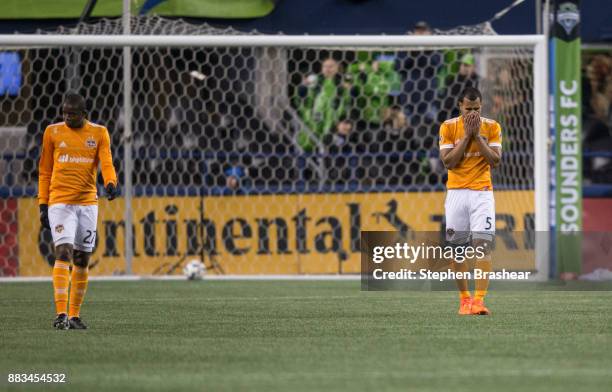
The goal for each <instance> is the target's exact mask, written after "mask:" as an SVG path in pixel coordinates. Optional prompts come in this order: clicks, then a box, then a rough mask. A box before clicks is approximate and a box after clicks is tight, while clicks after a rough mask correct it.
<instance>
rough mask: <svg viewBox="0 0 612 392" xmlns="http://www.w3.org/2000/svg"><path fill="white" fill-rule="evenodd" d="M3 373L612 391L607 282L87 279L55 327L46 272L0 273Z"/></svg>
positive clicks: (266, 384) (83, 386) (240, 384)
mask: <svg viewBox="0 0 612 392" xmlns="http://www.w3.org/2000/svg"><path fill="white" fill-rule="evenodd" d="M0 293H1V297H0V298H1V301H0V311H1V315H2V317H1V318H0V351H1V353H2V354H1V355H0V375H1V376H2V380H0V390H12V389H11V388H13V389H17V387H16V386H15V385H14V384H13V385H9V384H8V383H7V374H8V373H14V372H19V373H29V372H34V373H48V372H55V373H66V374H67V383H66V384H65V385H60V386H59V387H57V386H56V387H55V389H54V387H51V386H50V385H40V384H39V385H27V386H23V385H21V386H19V388H22V389H27V390H61V389H65V390H68V389H69V390H85V391H98V390H100V391H102V390H108V391H130V390H134V391H136V390H139V391H141V390H147V391H157V390H176V391H179V390H180V391H183V390H226V391H236V390H248V391H252V390H262V391H322V390H350V391H356V390H375V391H386V390H401V391H406V390H422V391H448V390H452V391H531V390H537V391H584V390H588V391H610V390H611V388H612V387H611V386H612V370H611V369H612V312H611V310H612V292H561V291H532V292H528V291H497V292H495V291H494V292H492V293H491V294H490V296H489V299H488V305H489V307H490V309H491V310H492V312H493V315H492V316H490V317H459V316H457V315H456V314H455V311H456V305H457V299H456V294H455V293H454V292H428V291H401V292H399V291H394V292H391V291H388V292H361V291H360V287H359V282H335V281H327V282H313V281H295V282H287V281H281V282H279V281H254V282H253V281H251V282H247V281H244V282H240V281H203V282H180V281H138V282H99V281H94V282H91V283H90V288H89V292H88V297H87V299H86V304H85V306H84V310H83V312H82V316H83V319H84V320H85V321H86V322H87V323H88V324H89V327H90V329H88V330H86V331H74V330H72V331H56V330H54V329H52V327H51V323H52V319H53V307H52V301H51V294H52V291H51V284H50V283H8V284H1V285H0Z"/></svg>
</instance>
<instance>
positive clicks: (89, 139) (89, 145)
mask: <svg viewBox="0 0 612 392" xmlns="http://www.w3.org/2000/svg"><path fill="white" fill-rule="evenodd" d="M85 145H86V146H87V148H96V145H97V143H96V139H94V138H93V136H88V137H87V140H86V141H85Z"/></svg>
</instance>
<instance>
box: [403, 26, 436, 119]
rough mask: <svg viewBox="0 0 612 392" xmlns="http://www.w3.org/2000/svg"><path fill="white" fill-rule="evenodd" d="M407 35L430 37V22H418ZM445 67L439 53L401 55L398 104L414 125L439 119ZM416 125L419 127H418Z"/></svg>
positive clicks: (431, 51)
mask: <svg viewBox="0 0 612 392" xmlns="http://www.w3.org/2000/svg"><path fill="white" fill-rule="evenodd" d="M408 34H413V35H431V34H432V30H431V28H430V27H429V25H428V24H427V22H424V21H420V22H418V23H416V24H415V25H414V27H413V29H412V31H409V32H408ZM441 65H442V54H441V53H440V52H439V51H437V50H412V51H409V52H399V53H398V54H397V59H396V69H397V71H398V72H399V74H400V76H401V79H402V88H401V92H400V94H399V96H398V99H397V101H396V102H395V103H396V104H399V105H400V106H401V107H402V108H403V109H404V111H405V112H406V114H407V115H408V116H409V117H410V118H411V119H412V120H413V121H415V123H421V122H423V121H434V120H435V119H436V117H437V115H436V114H437V111H438V109H439V106H440V105H439V103H438V102H437V90H438V79H437V75H438V73H439V70H440V66H441ZM415 125H416V124H415Z"/></svg>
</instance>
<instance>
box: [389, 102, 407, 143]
mask: <svg viewBox="0 0 612 392" xmlns="http://www.w3.org/2000/svg"><path fill="white" fill-rule="evenodd" d="M407 126H408V120H407V118H406V114H404V112H403V111H402V109H401V108H400V107H399V106H397V105H395V106H393V107H390V108H387V109H386V110H385V112H384V121H383V129H384V130H385V132H387V133H389V134H391V135H394V136H399V135H400V134H401V133H402V132H403V131H404V130H405V129H406V127H407Z"/></svg>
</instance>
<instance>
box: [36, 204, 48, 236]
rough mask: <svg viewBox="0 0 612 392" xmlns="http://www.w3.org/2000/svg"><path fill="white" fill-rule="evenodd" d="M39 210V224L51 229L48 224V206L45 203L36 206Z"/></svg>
mask: <svg viewBox="0 0 612 392" xmlns="http://www.w3.org/2000/svg"><path fill="white" fill-rule="evenodd" d="M38 208H39V210H40V224H41V226H42V227H44V228H47V229H49V230H51V226H50V225H49V206H48V205H46V204H41V205H39V206H38Z"/></svg>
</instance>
